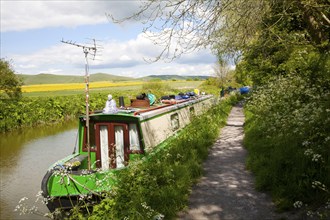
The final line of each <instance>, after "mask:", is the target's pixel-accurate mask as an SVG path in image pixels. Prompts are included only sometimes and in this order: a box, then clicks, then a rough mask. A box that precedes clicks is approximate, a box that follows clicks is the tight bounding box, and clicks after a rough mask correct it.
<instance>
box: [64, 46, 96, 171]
mask: <svg viewBox="0 0 330 220" xmlns="http://www.w3.org/2000/svg"><path fill="white" fill-rule="evenodd" d="M61 42H62V43H65V44H70V45H73V46H76V47H81V48H82V49H83V52H84V54H85V85H86V87H85V96H86V101H85V102H86V130H87V132H86V134H87V140H86V147H87V152H88V170H90V169H91V147H90V133H89V65H88V55H92V56H93V59H95V55H96V50H97V47H96V42H95V39H93V45H92V46H86V45H81V44H77V43H75V42H72V41H64V40H63V39H62V40H61Z"/></svg>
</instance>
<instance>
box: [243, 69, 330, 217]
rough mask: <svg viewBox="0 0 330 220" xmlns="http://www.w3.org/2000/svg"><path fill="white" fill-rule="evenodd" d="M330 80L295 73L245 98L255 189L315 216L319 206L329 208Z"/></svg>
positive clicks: (280, 203)
mask: <svg viewBox="0 0 330 220" xmlns="http://www.w3.org/2000/svg"><path fill="white" fill-rule="evenodd" d="M327 83H329V82H326V81H323V82H322V85H320V84H321V83H318V84H317V83H313V82H312V81H311V80H309V79H308V78H307V77H302V76H297V75H294V76H293V75H288V76H285V77H276V79H275V80H272V81H270V82H269V83H268V84H267V85H265V86H263V87H260V88H258V89H257V90H256V91H255V92H254V93H253V95H252V96H251V98H250V99H249V100H248V102H247V105H246V108H245V110H246V116H247V120H246V125H245V138H244V145H245V146H246V147H247V149H248V151H249V156H248V161H247V165H248V167H249V168H250V169H251V170H252V171H253V172H254V173H255V176H256V187H257V188H258V189H261V190H266V191H270V192H271V194H272V196H273V199H274V201H275V203H276V204H277V207H278V208H279V209H280V210H287V209H290V208H293V207H295V208H305V209H307V211H309V212H308V213H309V214H311V213H312V212H313V211H316V210H317V209H316V207H317V208H321V209H322V208H324V209H325V208H326V207H327V208H329V207H328V206H329V204H330V193H329V189H330V176H329V173H330V148H329V146H330V126H329V125H330V90H329V87H328V86H324V85H326V84H327ZM324 205H325V206H326V207H324ZM328 210H329V209H328ZM324 215H326V214H325V213H323V217H324ZM320 216H321V217H322V214H320Z"/></svg>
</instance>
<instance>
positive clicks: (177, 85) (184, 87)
mask: <svg viewBox="0 0 330 220" xmlns="http://www.w3.org/2000/svg"><path fill="white" fill-rule="evenodd" d="M162 83H164V84H168V85H169V86H170V87H171V88H172V89H174V90H180V91H182V92H186V91H191V90H193V89H194V88H198V87H199V86H200V85H201V84H202V83H203V81H164V82H162ZM91 84H92V83H91ZM142 90H143V84H141V85H133V86H116V87H106V88H95V89H90V94H91V95H92V94H95V93H113V92H116V93H118V92H122V93H126V92H128V91H136V92H137V93H139V92H143V91H142ZM145 92H147V91H145ZM79 94H81V95H84V94H85V90H84V89H80V90H59V91H44V92H24V93H23V97H55V96H68V95H79ZM123 95H124V94H123Z"/></svg>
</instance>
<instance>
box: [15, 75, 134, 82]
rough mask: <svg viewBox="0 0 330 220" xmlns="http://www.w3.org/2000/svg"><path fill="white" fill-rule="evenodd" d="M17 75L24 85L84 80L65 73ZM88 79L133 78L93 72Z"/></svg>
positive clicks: (123, 79) (113, 79) (91, 80)
mask: <svg viewBox="0 0 330 220" xmlns="http://www.w3.org/2000/svg"><path fill="white" fill-rule="evenodd" d="M17 76H18V77H19V78H21V79H22V81H23V84H24V85H36V84H57V83H83V82H85V76H66V75H54V74H44V73H42V74H38V75H24V74H17ZM89 80H90V82H99V81H129V80H135V79H134V78H130V77H124V76H115V75H110V74H105V73H95V74H91V75H90V77H89Z"/></svg>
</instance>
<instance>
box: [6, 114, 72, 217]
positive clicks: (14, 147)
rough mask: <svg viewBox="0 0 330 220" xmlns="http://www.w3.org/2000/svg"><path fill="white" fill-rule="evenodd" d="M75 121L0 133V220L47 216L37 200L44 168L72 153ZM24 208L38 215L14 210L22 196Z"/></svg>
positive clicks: (43, 205)
mask: <svg viewBox="0 0 330 220" xmlns="http://www.w3.org/2000/svg"><path fill="white" fill-rule="evenodd" d="M77 124H78V123H77V121H70V122H65V123H62V124H56V125H51V126H42V127H39V128H26V129H24V130H20V131H15V132H10V133H6V134H0V183H1V188H0V219H47V218H45V217H43V216H42V215H43V214H44V213H47V212H48V209H47V207H46V205H45V204H43V203H42V202H41V200H40V199H39V201H37V202H36V200H37V197H36V195H37V194H38V193H39V192H40V191H41V189H40V188H41V181H42V178H43V176H44V175H45V174H46V171H47V169H48V168H49V167H50V165H52V164H53V163H55V162H56V161H57V160H59V159H62V158H63V157H65V156H67V155H69V154H71V153H72V152H73V150H74V147H75V144H76V143H75V142H76V137H77ZM24 197H26V198H28V199H25V200H24V202H23V203H24V204H25V206H26V207H27V208H32V207H33V206H35V207H36V208H37V209H38V212H40V214H41V215H36V214H33V215H31V214H28V215H22V214H21V213H20V212H19V211H14V210H15V207H16V206H17V205H18V204H19V201H20V200H21V199H22V198H24Z"/></svg>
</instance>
